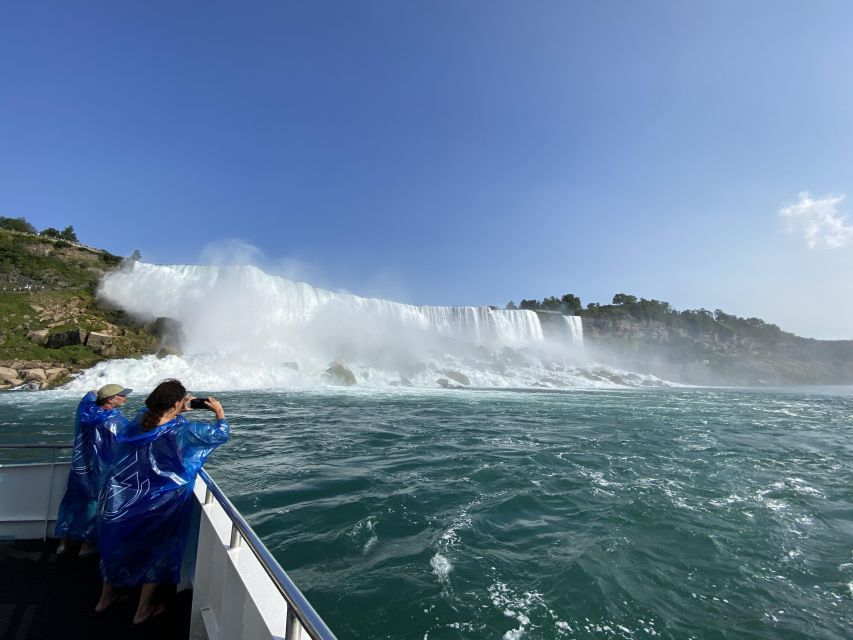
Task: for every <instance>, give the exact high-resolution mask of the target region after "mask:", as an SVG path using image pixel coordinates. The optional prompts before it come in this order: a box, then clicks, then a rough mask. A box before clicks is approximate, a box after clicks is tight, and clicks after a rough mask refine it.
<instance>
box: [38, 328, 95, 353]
mask: <svg viewBox="0 0 853 640" xmlns="http://www.w3.org/2000/svg"><path fill="white" fill-rule="evenodd" d="M85 338H86V332H85V331H80V330H79V329H72V330H70V331H58V332H57V333H52V334H50V335H49V336H48V337H47V344H46V345H45V346H46V347H47V348H48V349H61V348H62V347H70V346H72V345H75V344H83V343H84V342H85V341H86V340H85Z"/></svg>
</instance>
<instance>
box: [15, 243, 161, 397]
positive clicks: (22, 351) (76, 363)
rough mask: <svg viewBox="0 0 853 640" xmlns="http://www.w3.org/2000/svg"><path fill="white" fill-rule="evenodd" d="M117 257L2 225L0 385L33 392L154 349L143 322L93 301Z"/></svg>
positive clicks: (152, 335)
mask: <svg viewBox="0 0 853 640" xmlns="http://www.w3.org/2000/svg"><path fill="white" fill-rule="evenodd" d="M119 262H120V259H119V258H117V257H116V256H113V255H111V254H109V253H107V252H105V251H101V250H98V249H94V248H92V247H87V246H84V245H81V244H79V243H71V242H65V241H62V240H57V239H53V238H45V237H42V236H37V235H33V234H26V233H18V232H11V231H6V230H0V389H10V388H17V387H21V386H22V385H23V386H26V387H28V388H33V389H38V388H47V387H51V386H55V385H58V384H61V383H62V382H63V381H64V380H65V379H67V377H68V375H70V374H72V373H74V372H75V371H78V370H80V369H82V368H85V367H89V366H92V365H94V364H96V363H97V362H98V361H100V360H103V359H105V358H122V357H135V356H139V355H142V354H145V353H151V352H153V351H154V350H156V348H157V345H158V340H157V337H156V334H155V331H154V329H155V328H153V327H144V326H140V325H138V324H137V323H135V322H133V321H132V319H130V318H129V317H127V316H126V315H125V314H123V313H121V312H119V311H117V310H114V309H109V308H106V307H104V306H102V305H100V304H98V303H97V301H96V300H95V298H94V290H95V287H96V285H97V283H98V281H99V280H100V278H101V277H102V276H103V275H104V274H105V273H107V272H108V271H110V270H112V269H115V268H117V267H118V265H119Z"/></svg>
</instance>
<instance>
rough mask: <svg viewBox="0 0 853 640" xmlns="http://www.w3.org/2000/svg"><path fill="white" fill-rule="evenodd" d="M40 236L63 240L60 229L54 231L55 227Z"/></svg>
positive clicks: (49, 228) (44, 231) (45, 230)
mask: <svg viewBox="0 0 853 640" xmlns="http://www.w3.org/2000/svg"><path fill="white" fill-rule="evenodd" d="M39 235H41V236H44V237H45V238H61V237H62V234H61V233H60V232H59V229H54V228H53V227H48V228H47V229H44V230H43V231H42V232H41V233H40V234H39Z"/></svg>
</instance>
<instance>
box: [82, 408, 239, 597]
mask: <svg viewBox="0 0 853 640" xmlns="http://www.w3.org/2000/svg"><path fill="white" fill-rule="evenodd" d="M141 416H142V414H140V415H139V416H137V417H136V418H135V419H134V420H133V422H132V423H131V424H130V426H129V427H128V429H127V432H126V434H125V435H124V436H122V437H121V438H119V440H120V442H123V443H124V444H125V445H126V446H127V447H128V450H127V451H126V455H125V456H124V457H123V458H122V459H121V460H119V461H118V462H117V463H116V464H115V466H114V467H113V469H112V471H111V472H110V473H109V475H108V476H107V479H106V482H105V484H104V489H103V493H102V494H101V501H100V503H99V506H98V521H99V523H100V527H101V529H100V537H99V539H98V552H99V553H100V555H101V573H102V574H103V578H104V582H107V583H109V584H111V585H113V586H116V587H129V586H135V585H139V584H143V583H146V582H158V583H178V582H179V581H180V570H181V560H182V557H183V551H184V548H185V547H186V544H187V538H188V534H189V529H190V521H189V517H190V514H191V513H192V505H191V502H190V498H191V496H192V491H193V485H194V484H195V478H196V475H197V474H198V471H199V469H201V466H202V465H203V464H204V462H205V460H207V457H208V455H210V452H211V451H213V450H214V449H215V448H216V447H218V446H219V445H221V444H222V443H223V442H225V441H226V440H228V435H229V427H228V423H227V422H226V421H225V420H219V421H217V422H215V423H211V422H190V421H189V420H187V419H186V418H185V417H184V416H182V415H179V416H178V417H176V418H175V419H174V420H171V421H169V422H167V423H166V424H163V425H161V426H159V427H156V428H155V429H152V430H151V431H147V432H143V431H142V430H141V426H140V420H141Z"/></svg>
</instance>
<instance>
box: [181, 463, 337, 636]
mask: <svg viewBox="0 0 853 640" xmlns="http://www.w3.org/2000/svg"><path fill="white" fill-rule="evenodd" d="M195 495H196V498H197V499H198V500H199V501H200V502H201V504H202V509H201V511H202V514H201V518H200V523H199V535H198V554H197V558H199V559H205V562H204V563H201V562H199V563H197V565H196V568H195V581H194V585H193V617H192V619H191V622H190V638H192V639H193V640H197V639H202V638H208V639H209V640H219V639H220V638H222V639H224V638H261V637H264V638H284V639H285V640H296V639H297V638H300V639H301V638H305V637H307V638H311V639H312V640H334V639H335V636H334V634H333V633H332V632H331V630H330V629H329V628H328V627H327V626H326V623H325V622H323V619H322V618H320V616H319V615H318V614H317V612H316V611H314V608H313V607H312V606H311V604H310V603H309V602H308V600H306V598H305V596H304V595H302V592H301V591H299V588H298V587H297V586H296V585H295V584H294V583H293V581H292V580H291V579H290V577H289V576H288V575H287V573H285V571H284V569H282V568H281V565H279V564H278V562H277V561H276V559H275V558H274V557H273V556H272V554H271V553H270V551H269V549H267V548H266V545H264V543H263V542H261V540H260V538H258V536H257V534H256V533H255V532H254V530H252V527H251V526H249V524H248V523H247V522H246V521H245V520H244V519H243V516H242V515H240V512H239V511H237V509H236V508H235V507H234V505H233V504H231V501H230V500H229V499H228V498H227V497H226V496H225V494H224V493H223V492H222V490H221V489H220V488H219V487H218V486H217V484H216V483H215V482H214V481H213V479H211V477H210V476H209V475H208V474H207V473H206V472H205V471H204V470H202V471H201V472H200V473H199V478H198V479H197V480H196V485H195Z"/></svg>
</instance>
